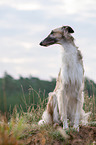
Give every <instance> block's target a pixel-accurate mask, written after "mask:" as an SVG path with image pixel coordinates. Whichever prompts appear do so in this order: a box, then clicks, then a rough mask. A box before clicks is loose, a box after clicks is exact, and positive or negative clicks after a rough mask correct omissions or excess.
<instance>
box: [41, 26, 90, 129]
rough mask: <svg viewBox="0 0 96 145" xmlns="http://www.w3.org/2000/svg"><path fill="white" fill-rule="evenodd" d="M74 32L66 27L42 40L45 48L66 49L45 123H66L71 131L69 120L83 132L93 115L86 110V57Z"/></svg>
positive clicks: (43, 121)
mask: <svg viewBox="0 0 96 145" xmlns="http://www.w3.org/2000/svg"><path fill="white" fill-rule="evenodd" d="M72 33H74V30H73V29H72V28H71V27H70V26H63V27H60V28H57V29H54V30H52V31H51V33H50V34H49V35H48V36H47V37H46V38H45V39H44V40H43V41H41V43H40V45H41V46H46V47H47V46H50V45H53V44H60V45H61V46H62V65H61V69H60V72H59V75H58V78H57V82H56V87H55V89H54V91H53V92H51V93H49V101H48V103H47V108H46V110H45V112H44V113H43V115H42V120H40V121H39V125H41V124H43V123H48V124H52V123H58V124H60V123H61V122H62V123H63V129H67V128H68V119H69V120H70V122H71V124H72V125H73V127H74V128H75V129H76V130H78V131H79V124H80V122H81V123H82V124H86V123H87V120H88V116H89V113H85V112H84V110H83V102H84V98H83V87H84V68H83V61H82V55H81V52H80V50H78V47H76V45H75V43H74V38H73V36H72V35H71V34H72Z"/></svg>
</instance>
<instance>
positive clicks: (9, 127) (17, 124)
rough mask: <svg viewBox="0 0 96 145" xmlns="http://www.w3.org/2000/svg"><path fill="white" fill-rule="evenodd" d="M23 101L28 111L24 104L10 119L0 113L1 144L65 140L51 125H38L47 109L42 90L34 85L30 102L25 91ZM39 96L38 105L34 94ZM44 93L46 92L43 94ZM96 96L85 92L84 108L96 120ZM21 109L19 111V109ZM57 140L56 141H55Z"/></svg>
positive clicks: (31, 89)
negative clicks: (36, 89)
mask: <svg viewBox="0 0 96 145" xmlns="http://www.w3.org/2000/svg"><path fill="white" fill-rule="evenodd" d="M22 92H23V98H22V101H23V102H24V104H25V106H26V110H27V111H26V112H25V111H24V110H23V108H22V106H15V107H14V109H13V113H12V114H10V116H9V120H8V119H7V117H6V114H5V115H0V145H24V144H26V145H31V144H42V145H45V144H47V143H48V141H50V144H53V143H54V142H55V141H57V142H62V143H63V142H64V141H65V139H64V137H63V136H62V135H61V134H60V132H59V131H58V130H55V129H54V127H52V126H50V125H45V126H41V127H40V126H38V121H39V120H40V119H41V116H42V113H43V112H44V110H45V106H46V103H47V100H46V99H45V97H44V99H43V100H41V92H40V91H39V92H36V91H35V90H34V89H33V88H32V87H30V88H29V103H28V102H26V97H25V94H24V91H23V87H22ZM35 94H36V95H37V96H38V103H37V105H36V102H35V99H34V96H36V95H35ZM30 95H33V101H32V103H31V105H29V104H30ZM43 95H44V94H43ZM95 98H96V96H94V95H93V97H91V96H90V97H88V95H87V94H85V102H84V110H85V112H89V111H91V112H92V113H91V115H90V117H89V121H90V122H93V121H96V104H95ZM18 110H19V111H18ZM54 140H55V141H54Z"/></svg>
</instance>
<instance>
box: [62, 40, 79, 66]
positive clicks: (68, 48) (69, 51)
mask: <svg viewBox="0 0 96 145" xmlns="http://www.w3.org/2000/svg"><path fill="white" fill-rule="evenodd" d="M62 47H63V48H62V63H63V64H64V62H65V64H71V63H74V60H76V59H77V47H76V46H75V44H74V43H73V42H67V41H66V42H65V41H63V42H62ZM75 62H76V61H75Z"/></svg>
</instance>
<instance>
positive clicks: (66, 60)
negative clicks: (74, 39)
mask: <svg viewBox="0 0 96 145" xmlns="http://www.w3.org/2000/svg"><path fill="white" fill-rule="evenodd" d="M62 47H63V48H62V64H61V79H62V81H64V82H65V83H68V82H69V80H71V82H73V83H75V80H79V78H82V76H83V69H82V66H81V65H80V63H79V61H78V49H77V47H76V46H75V44H74V43H70V42H64V43H62ZM81 81H82V80H79V81H78V82H80V84H81Z"/></svg>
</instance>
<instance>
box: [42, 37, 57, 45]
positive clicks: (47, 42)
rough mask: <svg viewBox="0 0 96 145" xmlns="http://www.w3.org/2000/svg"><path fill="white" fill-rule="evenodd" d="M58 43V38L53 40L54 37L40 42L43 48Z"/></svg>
mask: <svg viewBox="0 0 96 145" xmlns="http://www.w3.org/2000/svg"><path fill="white" fill-rule="evenodd" d="M56 42H57V39H56V38H52V37H50V36H48V37H46V38H45V39H44V40H42V41H41V42H40V45H41V46H49V45H52V44H55V43H56Z"/></svg>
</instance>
